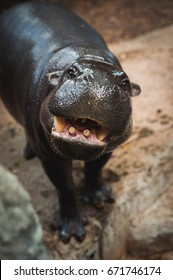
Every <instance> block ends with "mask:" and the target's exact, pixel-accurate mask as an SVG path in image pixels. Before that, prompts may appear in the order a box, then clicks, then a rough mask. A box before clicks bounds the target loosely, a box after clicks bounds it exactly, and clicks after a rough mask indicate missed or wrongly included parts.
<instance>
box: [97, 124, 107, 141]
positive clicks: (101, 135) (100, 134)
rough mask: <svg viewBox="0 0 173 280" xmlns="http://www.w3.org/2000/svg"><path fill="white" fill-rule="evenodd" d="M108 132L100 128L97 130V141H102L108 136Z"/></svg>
mask: <svg viewBox="0 0 173 280" xmlns="http://www.w3.org/2000/svg"><path fill="white" fill-rule="evenodd" d="M108 134H109V132H108V131H107V129H105V128H103V127H101V128H99V129H98V130H97V133H96V136H97V139H99V140H100V141H103V140H104V139H105V138H106V136H108Z"/></svg>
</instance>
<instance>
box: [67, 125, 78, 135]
mask: <svg viewBox="0 0 173 280" xmlns="http://www.w3.org/2000/svg"><path fill="white" fill-rule="evenodd" d="M68 132H69V133H70V134H74V133H75V132H76V129H75V128H74V127H73V126H71V127H69V129H68Z"/></svg>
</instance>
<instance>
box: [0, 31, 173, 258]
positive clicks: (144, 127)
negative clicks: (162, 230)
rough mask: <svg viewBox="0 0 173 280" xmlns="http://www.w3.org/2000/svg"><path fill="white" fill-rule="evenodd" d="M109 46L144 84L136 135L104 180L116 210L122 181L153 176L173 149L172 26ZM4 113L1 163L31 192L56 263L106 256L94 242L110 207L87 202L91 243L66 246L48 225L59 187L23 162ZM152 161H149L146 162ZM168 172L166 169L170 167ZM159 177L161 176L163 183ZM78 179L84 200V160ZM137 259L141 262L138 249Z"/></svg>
mask: <svg viewBox="0 0 173 280" xmlns="http://www.w3.org/2000/svg"><path fill="white" fill-rule="evenodd" d="M108 42H109V47H110V49H111V50H112V51H113V53H115V54H116V55H117V56H118V57H119V59H120V61H121V63H122V65H123V67H124V69H125V71H126V72H127V73H128V75H129V77H130V78H131V80H132V81H134V82H136V83H139V84H140V86H141V88H142V93H141V95H140V96H139V97H136V98H134V99H133V116H134V133H133V135H132V137H131V138H130V140H129V142H128V143H126V144H125V145H124V146H122V147H120V148H119V149H118V150H116V151H115V152H114V154H113V156H112V159H111V160H110V162H109V163H108V164H107V166H106V167H105V169H104V177H105V179H106V180H107V181H108V182H109V183H110V184H111V186H112V187H113V188H114V191H115V195H116V197H117V200H118V199H119V200H118V201H119V202H117V204H116V205H115V206H114V210H115V207H117V206H118V205H119V204H120V203H123V199H124V200H125V199H126V193H125V192H123V190H122V186H123V183H124V182H126V181H128V180H131V178H132V177H133V176H136V174H140V173H142V172H144V171H145V174H146V180H148V179H147V176H148V178H151V177H152V172H151V170H152V166H153V165H154V164H155V163H154V162H155V159H156V162H157V159H158V151H164V150H168V147H169V148H170V147H172V145H173V143H172V142H173V140H172V138H173V125H172V120H173V95H172V91H173V79H172V70H173V62H172V61H173V48H172V46H173V27H172V26H167V27H165V28H161V29H158V30H156V31H154V32H150V33H147V34H145V35H143V36H139V37H138V38H135V39H130V40H117V41H116V42H115V40H114V37H111V39H110V40H108ZM0 115H1V118H0V163H1V164H3V165H4V166H5V167H7V168H8V169H9V170H11V171H12V172H13V173H14V174H16V175H17V176H18V177H19V179H20V181H21V182H22V183H23V185H24V186H25V188H26V189H27V190H28V192H29V193H30V195H31V197H32V201H33V204H34V207H35V209H36V211H37V213H38V215H39V217H40V220H41V224H42V225H43V230H44V240H45V243H46V245H47V247H48V250H49V252H50V253H51V255H52V256H53V257H54V258H57V259H59V258H62V259H66V258H101V257H103V258H104V256H103V254H104V252H103V250H100V249H98V248H96V250H95V252H96V253H93V251H92V250H91V248H92V246H91V245H92V244H91V240H92V241H93V240H94V239H93V236H94V235H95V236H96V237H95V239H96V240H97V238H98V234H99V230H98V229H99V227H100V225H102V224H103V223H104V219H106V217H109V216H108V213H109V211H110V210H111V208H110V206H108V207H107V208H106V209H105V210H104V211H102V212H99V211H97V210H95V209H94V208H92V207H91V206H87V205H83V204H82V208H83V209H84V210H85V212H86V213H87V215H88V217H89V220H90V222H91V226H90V227H87V234H88V239H86V241H85V242H84V244H83V245H81V244H79V245H78V244H76V243H75V242H74V241H73V240H72V242H71V244H70V245H69V246H64V245H62V244H61V243H60V242H59V240H58V237H57V235H56V233H54V232H52V231H51V230H50V227H49V226H50V222H51V220H52V218H53V215H54V212H55V210H57V209H58V205H57V198H56V192H55V189H54V187H53V186H52V185H51V183H50V182H49V180H48V179H47V177H46V175H45V174H44V172H43V170H42V168H41V166H40V163H39V161H38V159H34V160H32V161H29V162H27V161H25V160H24V159H23V147H24V145H25V137H24V133H23V130H22V128H21V127H19V126H18V125H17V124H16V123H15V122H14V121H13V120H12V119H11V117H10V116H9V114H8V113H7V112H6V110H5V109H4V107H3V105H2V104H0ZM169 151H172V150H171V149H170V150H169ZM149 159H150V162H147V161H148V160H149ZM170 161H172V154H171V152H169V153H166V154H165V155H164V166H167V163H169V162H170ZM165 168H166V170H167V167H165ZM167 171H168V170H167ZM159 178H161V175H160V177H158V180H159ZM74 179H75V182H76V185H77V187H78V189H79V196H80V189H81V188H82V185H83V173H82V163H81V162H79V161H76V162H75V163H74ZM170 182H171V180H170ZM172 186H173V180H172ZM170 187H171V185H170ZM127 199H128V198H127ZM129 207H131V208H130V211H132V213H135V211H134V208H133V207H135V206H134V204H133V203H132V204H130V206H129ZM111 211H112V210H111ZM134 215H135V214H134ZM132 216H133V215H132ZM133 218H134V217H133ZM9 222H10V221H9ZM87 242H88V243H87ZM88 244H89V245H88ZM93 244H97V242H94V243H93ZM97 246H98V244H97ZM72 248H77V250H76V252H74V253H71V249H72ZM172 250H173V248H170V251H172ZM168 251H169V250H168ZM81 252H82V253H81ZM106 254H107V255H108V253H105V255H106ZM147 254H148V253H146V254H145V252H144V254H143V255H142V258H166V257H165V255H164V254H165V252H163V250H162V252H161V253H159V252H158V255H157V254H155V252H152V251H151V252H150V253H149V254H148V255H147ZM170 254H171V255H170V258H171V259H173V255H172V253H170ZM132 255H133V254H132V253H131V251H130V249H129V252H126V256H125V258H131V257H133V256H132ZM135 256H136V257H139V258H141V255H140V254H139V252H138V251H136V255H135ZM121 257H122V256H121Z"/></svg>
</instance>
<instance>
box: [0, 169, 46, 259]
mask: <svg viewBox="0 0 173 280" xmlns="http://www.w3.org/2000/svg"><path fill="white" fill-rule="evenodd" d="M0 229H1V230H0V259H5V260H11V259H15V260H18V259H20V260H22V259H49V257H48V255H47V253H46V249H45V247H44V245H43V242H42V229H41V226H40V224H39V220H38V217H37V215H36V213H35V211H34V209H33V207H32V204H31V201H30V197H29V195H28V193H27V192H26V191H25V190H24V189H23V187H22V185H21V184H20V183H19V181H18V180H17V178H16V176H14V175H13V174H12V173H10V172H9V171H7V170H6V169H5V168H3V167H2V166H0Z"/></svg>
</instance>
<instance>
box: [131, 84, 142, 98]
mask: <svg viewBox="0 0 173 280" xmlns="http://www.w3.org/2000/svg"><path fill="white" fill-rule="evenodd" d="M131 88H132V93H131V96H137V95H139V94H140V92H141V88H140V86H138V85H137V84H135V83H131Z"/></svg>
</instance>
